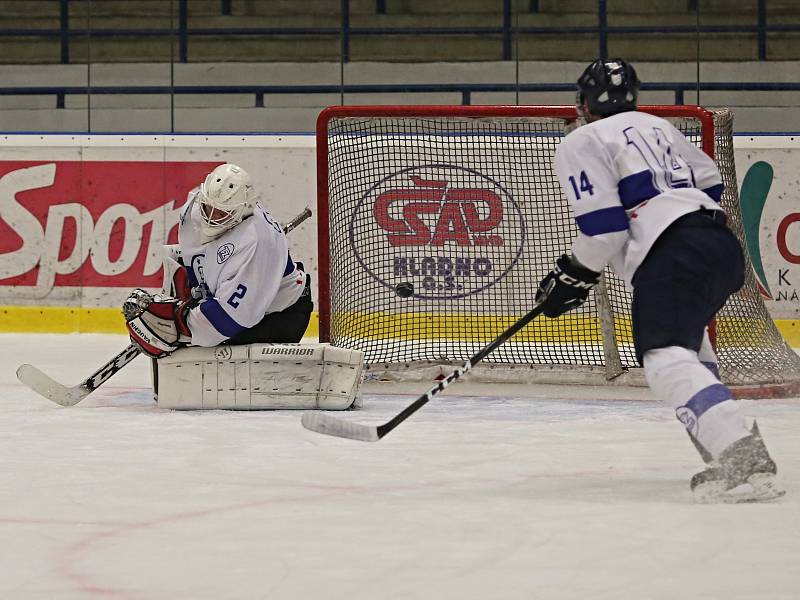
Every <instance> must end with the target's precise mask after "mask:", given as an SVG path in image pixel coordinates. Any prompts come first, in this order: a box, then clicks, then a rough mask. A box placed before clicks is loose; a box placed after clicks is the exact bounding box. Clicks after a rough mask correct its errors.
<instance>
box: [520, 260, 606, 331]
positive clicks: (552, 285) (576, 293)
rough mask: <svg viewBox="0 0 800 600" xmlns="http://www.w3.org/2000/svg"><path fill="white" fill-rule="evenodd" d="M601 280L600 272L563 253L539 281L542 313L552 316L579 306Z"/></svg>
mask: <svg viewBox="0 0 800 600" xmlns="http://www.w3.org/2000/svg"><path fill="white" fill-rule="evenodd" d="M599 280H600V273H598V272H596V271H592V270H591V269H587V268H586V267H584V266H583V265H581V264H580V263H578V261H576V260H575V259H574V258H572V257H570V256H567V255H566V254H563V255H562V256H561V258H559V259H558V260H557V261H556V266H555V268H554V269H553V270H552V271H550V273H549V274H548V275H547V277H545V278H544V279H542V281H541V282H539V289H538V290H537V291H536V301H537V302H538V303H540V305H541V306H542V313H544V315H545V316H547V317H550V318H551V319H552V318H555V317H559V316H561V315H563V314H564V313H565V312H567V311H570V310H572V309H573V308H577V307H578V306H580V305H581V304H583V303H584V302H586V298H588V297H589V290H591V289H592V288H593V287H594V286H595V284H596V283H597V282H598V281H599Z"/></svg>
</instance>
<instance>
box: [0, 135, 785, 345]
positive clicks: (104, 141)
mask: <svg viewBox="0 0 800 600" xmlns="http://www.w3.org/2000/svg"><path fill="white" fill-rule="evenodd" d="M734 141H735V148H736V169H737V174H738V175H737V177H738V180H739V186H740V195H741V200H742V218H743V225H744V229H745V236H746V239H747V244H748V251H749V254H750V258H751V261H752V263H753V270H754V272H755V275H756V278H757V279H758V282H759V285H760V288H761V291H762V295H763V297H764V301H765V302H766V305H767V307H768V309H769V311H770V314H771V315H772V317H773V318H774V319H775V320H776V322H777V323H778V325H779V326H780V327H781V330H782V331H783V332H784V335H787V337H797V338H798V342H799V343H800V335H797V334H795V333H794V328H795V322H800V203H799V202H798V199H797V194H798V188H800V138H797V137H795V136H777V135H776V136H737V137H735V139H734ZM223 162H233V163H236V164H239V165H241V166H242V167H244V168H245V169H246V170H247V171H248V172H249V173H250V175H251V177H252V179H253V182H254V185H255V188H256V190H257V191H258V192H259V193H260V200H261V201H262V203H264V204H265V205H266V206H267V207H268V209H269V210H270V211H271V212H272V213H273V215H274V216H275V218H276V219H278V220H279V221H284V222H285V221H288V220H289V219H291V218H292V217H293V216H294V215H296V214H297V213H298V212H300V211H301V210H302V208H303V207H304V206H310V207H311V208H312V209H315V203H316V180H315V150H314V138H313V136H311V135H281V136H276V135H248V136H231V135H227V136H225V135H223V136H220V135H215V136H211V135H182V136H163V135H125V136H123V135H4V136H3V144H2V146H0V307H3V315H4V318H3V319H1V320H0V331H121V317H120V316H119V309H118V307H119V306H120V304H121V302H122V300H123V299H124V298H125V297H126V295H127V294H128V292H129V291H130V289H132V288H134V287H145V288H151V289H157V288H159V287H160V286H161V245H162V244H164V243H170V242H174V241H175V238H176V227H175V225H176V223H177V219H178V213H179V208H180V206H181V205H182V204H183V203H184V202H185V199H186V195H187V193H188V192H189V191H190V190H191V189H192V188H194V187H196V186H197V185H199V183H200V182H201V181H202V180H203V178H204V177H205V175H206V174H207V173H208V172H209V171H210V170H211V169H213V168H214V167H215V166H216V165H218V164H221V163H223ZM403 175H404V176H405V179H407V180H408V181H410V182H412V183H413V185H412V184H409V185H410V186H411V187H412V188H414V190H410V191H409V193H411V192H413V193H415V194H418V193H419V194H422V196H425V194H426V193H427V194H429V195H431V196H432V197H433V196H436V197H437V198H439V197H440V196H441V190H439V189H438V188H437V185H440V182H438V180H436V179H435V178H433V177H431V176H430V174H428V173H422V172H420V173H416V172H413V169H412V170H409V171H408V172H404V173H403ZM396 183H397V182H396V181H395V180H394V179H391V178H389V179H387V180H386V181H384V182H382V183H381V185H380V186H378V187H376V188H375V189H374V190H373V192H374V193H373V194H372V196H373V197H371V201H374V202H375V203H376V204H375V206H377V207H378V210H377V212H376V213H375V214H377V215H378V216H379V217H381V218H382V219H383V221H382V227H384V229H386V230H387V231H389V232H390V233H391V232H392V231H393V228H397V227H398V225H397V223H395V220H394V216H393V215H394V212H393V210H394V208H393V207H394V206H395V205H399V204H398V198H396V197H395V196H396V195H397V194H398V192H397V188H398V186H397V185H396ZM489 183H491V182H489ZM484 187H486V189H487V190H489V192H491V193H490V197H488V199H489V200H494V201H495V204H498V206H499V205H500V204H502V205H503V207H504V210H506V209H508V207H505V202H506V200H505V195H504V192H503V190H497V189H494V188H493V187H492V185H487V186H484ZM457 192H458V190H455V191H454V190H450V192H449V193H450V195H451V196H452V195H453V194H455V193H457ZM489 192H484V193H487V194H489ZM422 196H420V198H422V200H424V198H423V197H422ZM415 197H416V196H415ZM425 197H427V196H425ZM418 200H419V199H418ZM422 200H419V202H417V204H419V207H421V208H419V210H427V209H426V208H425V203H424V202H423V201H422ZM481 201H483V202H485V201H487V198H481ZM490 204H491V202H490ZM415 206H416V205H415ZM367 208H369V207H367ZM428 208H430V207H428ZM439 208H441V207H439ZM439 208H437V210H439ZM511 208H513V206H512V207H511ZM369 210H372V208H369ZM431 210H432V209H431ZM512 213H513V211H512ZM490 216H491V214H490ZM487 218H488V217H487ZM484 220H485V219H484ZM488 227H489V223H488V222H487V223H484V222H482V221H481V220H480V219H478V220H476V221H475V223H471V222H469V223H467V222H465V225H464V230H465V231H466V232H467V233H469V235H471V236H474V235H477V236H478V238H479V241H481V244H477V246H476V247H481V246H482V245H483V246H486V247H491V246H492V244H495V243H496V242H497V239H495V238H497V235H499V234H497V235H495V236H494V237H492V236H491V235H488V234H485V235H484V234H482V233H481V228H484V229H486V228H488ZM443 231H444V230H443ZM487 231H488V229H487ZM454 232H455V233H454ZM395 233H396V234H397V233H398V232H395ZM417 233H420V232H417ZM422 233H425V232H422ZM429 233H431V232H429ZM434 233H436V232H433V233H431V235H433V234H434ZM445 233H447V235H450V236H451V237H452V236H456V238H457V234H458V231H457V228H455V227H454V226H452V223H451V225H450V226H449V227H448V228H447V230H446V231H445ZM494 233H496V232H493V234H494ZM442 235H444V234H442ZM412 238H413V236H411V238H405V237H402V236H399V235H395V237H391V236H389V237H387V240H388V242H387V243H388V244H389V246H392V248H387V250H392V249H397V248H401V247H402V244H405V243H408V239H412ZM498 239H499V238H498ZM503 239H505V238H503ZM451 241H452V240H451ZM455 243H458V239H455ZM316 244H317V239H316V215H315V216H314V217H312V218H311V219H310V220H309V221H307V222H306V223H304V224H303V225H302V226H301V227H299V228H298V229H297V230H295V231H294V232H293V233H292V234H291V236H290V247H291V251H292V256H293V257H295V259H296V260H302V261H303V262H304V263H305V266H306V268H307V270H308V271H309V272H310V273H311V274H312V276H314V273H315V271H316V254H317V246H316ZM395 247H396V248H395ZM473 262H475V264H472V263H470V266H469V268H470V269H481V268H483V266H482V264H480V263H479V261H478V259H477V258H476V259H475V261H473ZM386 267H387V268H388V269H389V270H390V271H391V273H392V274H394V273H395V272H400V273H404V272H405V271H408V272H409V273H410V272H412V271H414V270H421V269H422V270H426V269H427V271H431V273H433V275H431V276H430V277H431V278H429V279H430V281H429V284H430V285H429V286H428V287H429V288H430V289H428V288H426V287H425V286H423V285H420V286H419V289H418V293H426V294H434V295H435V294H437V293H440V292H441V290H440V287H441V286H446V285H450V283H448V280H447V277H444V279H442V281H439V280H438V279H436V276H437V274H439V273H444V274H445V276H446V275H447V274H448V273H450V272H451V271H452V272H453V273H455V272H460V271H458V269H459V268H461V270H462V271H463V270H464V269H466V267H465V266H464V265H461V267H459V265H456V264H453V265H439V264H436V265H433V266H432V265H428V264H419V265H416V264H410V263H408V264H404V263H403V262H402V258H400V259H397V258H396V259H395V260H393V261H390V262H388V263H386ZM427 271H426V272H427ZM420 272H422V271H420ZM374 276H375V277H376V278H378V279H381V278H385V276H384V274H381V273H377V272H376V273H374ZM453 281H455V279H453ZM457 284H458V282H456V283H454V285H457ZM461 285H463V283H461ZM469 291H470V290H469V289H467V288H466V287H465V288H464V289H463V290H462V293H469ZM315 296H316V291H315ZM315 301H316V297H315ZM790 341H791V340H790Z"/></svg>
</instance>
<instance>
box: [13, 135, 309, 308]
mask: <svg viewBox="0 0 800 600" xmlns="http://www.w3.org/2000/svg"><path fill="white" fill-rule="evenodd" d="M9 137H12V136H9ZM20 137H22V136H20ZM25 137H26V138H30V137H31V136H25ZM60 137H63V136H60ZM94 137H95V138H96V139H94V140H91V143H90V144H89V145H85V146H82V145H81V144H80V141H79V142H78V143H76V144H75V145H74V146H73V147H70V146H69V144H67V143H65V144H64V145H63V146H62V147H59V148H56V149H54V148H53V147H50V146H48V145H47V143H46V141H45V142H44V143H43V144H42V146H41V147H38V148H37V147H35V146H22V147H18V148H13V147H10V146H9V145H5V146H3V147H2V150H0V305H7V306H8V305H11V306H21V305H33V306H78V307H82V308H86V307H109V308H111V307H118V306H120V303H121V302H122V300H123V299H124V298H125V297H126V296H127V294H128V292H129V291H130V290H131V289H132V288H135V287H144V288H150V289H158V288H160V287H161V285H162V255H163V252H162V245H163V244H165V243H174V242H176V241H177V223H178V218H179V215H180V208H181V207H182V206H183V204H184V203H185V201H186V197H187V194H188V193H189V191H190V190H191V189H193V188H195V187H197V186H198V185H199V184H200V183H201V182H202V181H203V180H204V178H205V176H206V175H207V174H208V173H209V171H211V170H212V169H213V168H214V167H216V166H217V165H219V164H222V163H224V162H236V163H238V164H240V165H242V166H243V167H244V168H245V169H246V170H247V171H248V172H249V173H250V175H251V177H252V179H253V181H254V186H255V188H256V191H257V192H259V193H260V195H261V197H260V200H261V201H263V202H264V203H265V205H266V206H267V207H268V209H269V210H271V211H272V212H273V214H274V215H275V216H276V218H277V219H279V220H281V221H285V220H288V219H290V218H291V217H293V216H295V215H296V214H297V213H299V212H300V211H301V210H302V208H303V207H304V206H306V205H308V206H311V207H312V209H313V208H314V203H315V188H314V185H315V177H314V173H313V164H314V163H313V146H312V145H311V144H309V140H307V139H304V138H302V139H299V140H292V139H289V140H286V139H283V138H281V139H275V136H253V138H252V139H249V140H242V139H241V138H238V139H237V140H236V145H234V146H233V147H227V148H226V147H219V146H216V145H214V144H211V143H207V138H206V139H204V138H199V139H198V136H187V138H188V139H182V140H177V141H176V138H170V139H167V138H163V137H162V138H161V140H158V139H157V138H155V139H154V137H153V136H147V137H146V136H136V137H130V138H129V140H128V144H127V146H126V145H124V144H122V143H120V142H121V141H122V140H119V139H114V138H112V137H111V136H109V137H108V138H107V139H104V137H103V136H94ZM25 141H28V140H27V139H26V140H25ZM215 141H217V142H219V140H215ZM223 141H224V140H223ZM84 142H85V140H84ZM104 142H106V143H110V145H109V147H103V143H104ZM115 142H116V143H115ZM170 142H171V143H172V144H173V145H172V146H169V145H167V144H169V143H170ZM227 143H231V141H230V140H228V141H227ZM298 146H299V147H298ZM23 157H24V158H23ZM289 179H291V181H287V180H289ZM290 244H291V247H292V252H293V255H295V256H296V259H297V260H302V261H303V262H304V263H305V265H306V266H307V268H309V269H313V268H314V266H315V255H316V235H315V226H314V220H309V221H306V222H305V223H304V224H303V225H302V226H301V227H299V228H298V229H296V230H295V231H294V232H293V233H292V234H291V236H290ZM284 260H285V259H284Z"/></svg>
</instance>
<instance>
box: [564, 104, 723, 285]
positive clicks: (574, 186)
mask: <svg viewBox="0 0 800 600" xmlns="http://www.w3.org/2000/svg"><path fill="white" fill-rule="evenodd" d="M555 170H556V175H557V176H558V179H559V181H560V182H561V186H562V188H563V189H564V191H565V192H566V194H567V197H568V198H569V200H570V203H571V204H572V206H573V208H574V210H575V220H576V223H577V225H578V229H579V233H578V238H577V239H576V240H575V242H574V244H573V246H572V252H573V254H574V256H575V258H576V259H577V260H578V261H579V262H581V263H582V264H583V265H585V266H586V267H588V268H590V269H593V270H595V271H602V269H603V267H604V266H605V265H607V264H610V265H611V267H612V268H613V269H614V271H615V272H616V273H617V274H618V275H620V276H622V277H623V278H624V279H625V281H626V282H627V283H628V284H629V285H630V283H631V279H632V277H633V275H634V273H635V272H636V269H637V268H638V266H639V264H640V263H641V262H642V260H644V258H645V256H646V255H647V252H648V251H649V250H650V247H651V246H652V245H653V243H654V242H655V240H656V239H657V238H658V236H659V235H661V233H662V232H663V231H664V230H665V229H666V228H667V227H668V226H669V225H670V224H671V223H672V222H673V221H675V219H677V218H678V217H680V216H682V215H685V214H687V213H690V212H694V211H697V210H699V209H701V208H705V209H716V210H722V209H721V208H720V206H719V204H718V203H719V200H720V198H721V197H722V192H723V189H724V188H723V185H722V179H721V177H720V174H719V170H718V169H717V167H716V165H715V164H714V161H713V160H712V159H711V158H709V157H708V156H707V155H706V154H705V153H704V152H702V151H701V150H700V149H699V148H697V147H696V146H694V145H692V144H691V143H690V142H689V141H688V140H687V139H686V138H685V137H684V136H683V134H681V133H680V132H679V131H678V130H677V129H675V127H673V125H672V124H671V123H670V122H668V121H666V120H664V119H661V118H659V117H656V116H653V115H650V114H647V113H643V112H633V111H629V112H623V113H620V114H617V115H614V116H610V117H606V118H604V119H600V120H598V121H595V122H593V123H590V124H588V125H585V126H583V127H579V128H577V129H576V130H575V131H573V132H572V133H570V134H569V135H568V136H567V137H566V138H565V139H564V141H563V142H562V143H561V144H560V145H559V147H558V150H557V151H556V156H555Z"/></svg>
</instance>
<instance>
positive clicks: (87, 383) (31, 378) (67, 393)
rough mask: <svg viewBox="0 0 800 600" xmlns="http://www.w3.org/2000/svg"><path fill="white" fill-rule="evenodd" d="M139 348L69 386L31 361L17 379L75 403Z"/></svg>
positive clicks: (286, 230) (49, 396)
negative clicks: (31, 363) (76, 383)
mask: <svg viewBox="0 0 800 600" xmlns="http://www.w3.org/2000/svg"><path fill="white" fill-rule="evenodd" d="M310 216H311V210H310V209H309V208H308V207H306V208H305V210H303V212H301V213H300V214H299V215H297V216H296V217H295V218H294V219H292V220H291V221H289V222H288V223H286V225H284V226H283V232H284V233H289V232H290V231H292V230H293V229H295V228H296V227H297V226H298V225H300V223H302V222H303V221H305V220H306V219H308V218H309V217H310ZM140 352H141V351H140V350H139V347H138V346H136V345H135V344H131V345H130V346H128V347H127V348H125V349H124V350H123V351H122V352H120V353H119V354H117V355H116V356H115V357H114V358H112V359H111V360H110V361H108V362H107V363H106V364H104V365H103V366H102V367H100V368H99V369H97V371H95V372H94V373H92V374H91V375H89V377H87V378H86V379H84V380H83V381H81V382H80V383H79V384H78V385H75V386H72V387H68V386H66V385H63V384H61V383H58V382H57V381H56V380H55V379H53V378H52V377H50V376H49V375H47V374H46V373H44V372H43V371H41V370H39V369H37V368H36V367H34V366H33V365H20V367H19V368H18V369H17V379H19V380H20V381H21V382H22V383H24V384H25V385H27V386H28V387H29V388H31V389H32V390H33V391H34V392H36V393H37V394H39V395H40V396H44V397H45V398H47V399H48V400H52V401H53V402H55V403H56V404H60V405H61V406H75V405H76V404H77V403H78V402H80V401H81V400H83V399H84V398H86V396H88V395H89V394H91V393H92V392H93V391H95V390H96V389H97V388H98V387H100V386H101V385H103V384H104V383H105V382H106V381H108V380H109V379H111V377H113V376H114V375H116V374H117V373H118V372H119V371H120V369H122V368H123V367H124V366H125V365H127V364H128V363H129V362H131V361H132V360H133V359H134V358H136V357H137V356H139V354H140Z"/></svg>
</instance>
